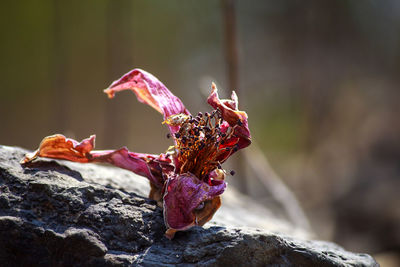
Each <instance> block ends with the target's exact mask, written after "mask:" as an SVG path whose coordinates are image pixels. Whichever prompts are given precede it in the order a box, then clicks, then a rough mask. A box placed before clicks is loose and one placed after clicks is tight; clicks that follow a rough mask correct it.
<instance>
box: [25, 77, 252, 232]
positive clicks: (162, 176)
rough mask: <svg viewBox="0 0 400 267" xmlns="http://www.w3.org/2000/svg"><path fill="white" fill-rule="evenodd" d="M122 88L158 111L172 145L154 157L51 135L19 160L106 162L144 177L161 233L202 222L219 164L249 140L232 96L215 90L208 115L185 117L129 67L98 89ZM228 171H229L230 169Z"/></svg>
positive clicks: (218, 180)
mask: <svg viewBox="0 0 400 267" xmlns="http://www.w3.org/2000/svg"><path fill="white" fill-rule="evenodd" d="M123 90H132V91H133V92H134V93H135V94H136V97H137V99H138V100H139V101H140V102H142V103H145V104H148V105H150V106H151V107H153V108H154V109H155V110H157V111H158V112H160V113H161V114H163V116H164V121H163V124H166V125H167V126H168V128H169V130H170V133H169V134H168V136H167V137H168V138H171V137H172V139H173V141H174V145H173V146H171V147H170V148H169V149H168V150H167V152H165V153H162V154H160V155H152V154H143V153H134V152H130V151H128V149H127V148H125V147H123V148H121V149H118V150H103V151H99V150H93V148H94V142H95V136H94V135H92V136H91V137H89V138H87V139H84V140H83V141H81V142H77V141H75V140H73V139H69V138H66V137H65V136H63V135H60V134H56V135H52V136H48V137H45V138H44V139H43V141H42V142H41V144H40V146H39V149H38V150H36V151H35V152H33V153H29V154H27V155H26V156H25V158H24V159H23V160H22V161H21V163H23V164H25V163H28V162H30V161H32V160H34V159H35V158H37V157H47V158H55V159H65V160H70V161H75V162H82V163H87V162H107V163H110V164H113V165H115V166H117V167H120V168H124V169H127V170H130V171H132V172H134V173H136V174H139V175H142V176H145V177H147V178H148V179H149V181H150V187H151V190H150V194H149V197H150V198H151V199H153V200H156V201H157V203H158V204H159V205H160V206H161V207H162V208H163V212H164V222H165V225H166V227H167V231H166V233H165V234H166V236H167V237H168V238H170V239H171V238H173V236H174V234H175V232H176V231H181V230H186V229H188V228H190V227H192V226H194V225H200V226H202V225H204V224H205V223H206V222H208V221H209V220H210V219H211V218H212V216H213V215H214V213H215V212H216V211H217V210H218V208H219V207H220V206H221V199H220V195H221V194H222V193H223V192H224V190H225V187H226V183H225V176H226V172H225V170H223V169H222V167H221V164H222V163H223V162H225V161H226V160H227V159H228V158H229V156H231V155H232V154H233V153H235V152H236V151H238V150H239V149H242V148H244V147H246V146H248V145H250V143H251V137H250V131H249V128H248V124H247V114H246V113H245V112H243V111H239V110H238V99H237V96H236V94H235V92H232V96H231V99H223V100H221V99H219V96H218V93H217V88H216V86H215V84H212V91H211V94H210V96H209V97H208V100H207V102H208V103H209V104H210V105H211V106H212V107H213V109H214V110H213V111H212V112H211V113H208V112H206V113H204V114H203V113H201V112H199V113H198V114H197V115H191V114H190V112H189V111H188V110H187V109H186V108H185V106H184V105H183V103H182V102H181V100H180V99H179V98H177V97H176V96H174V95H173V94H172V93H171V92H170V91H169V90H168V89H167V88H166V87H165V86H164V84H162V83H161V82H160V81H159V80H158V79H157V78H155V77H154V76H153V75H151V74H150V73H148V72H146V71H143V70H140V69H134V70H132V71H130V72H128V73H127V74H125V75H124V76H122V77H121V78H120V79H119V80H117V81H115V82H113V83H112V84H111V85H110V87H109V88H108V89H106V90H104V92H105V93H106V94H107V95H108V97H109V98H113V97H114V95H115V93H117V92H119V91H123ZM231 174H232V175H233V174H234V172H231Z"/></svg>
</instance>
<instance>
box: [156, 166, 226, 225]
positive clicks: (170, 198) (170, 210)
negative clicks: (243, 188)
mask: <svg viewBox="0 0 400 267" xmlns="http://www.w3.org/2000/svg"><path fill="white" fill-rule="evenodd" d="M225 187H226V183H225V182H224V181H223V180H220V181H214V183H213V185H208V184H207V183H205V182H203V181H201V180H199V179H198V178H197V177H196V176H194V175H193V174H191V173H185V174H181V175H175V176H173V177H170V178H169V179H168V180H167V181H166V185H165V192H164V196H163V199H164V203H163V205H164V222H165V225H166V226H167V228H168V229H169V228H171V229H175V230H186V229H188V228H190V227H192V226H194V225H202V224H204V223H205V222H206V221H208V220H209V219H211V217H212V215H213V214H214V213H215V211H216V210H217V209H218V208H219V205H218V206H217V207H214V206H213V205H211V206H210V207H207V211H205V210H204V209H205V207H203V213H204V214H201V217H200V216H197V215H196V208H197V207H199V205H200V204H201V203H202V202H207V201H211V203H214V202H213V201H212V200H213V199H215V198H216V197H218V196H219V195H221V194H222V193H223V192H224V190H225ZM215 203H216V204H218V203H220V202H219V201H216V202H215Z"/></svg>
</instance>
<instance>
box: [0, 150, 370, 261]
mask: <svg viewBox="0 0 400 267" xmlns="http://www.w3.org/2000/svg"><path fill="white" fill-rule="evenodd" d="M26 152H27V151H25V150H22V149H19V148H12V147H6V146H0V263H1V264H4V266H32V265H34V266H128V265H133V266H160V265H161V266H192V265H194V266H265V265H270V266H377V263H376V262H375V261H374V260H373V258H372V257H371V256H369V255H366V254H356V253H351V252H347V251H345V250H343V249H342V248H341V247H339V246H337V245H335V244H333V243H329V242H322V241H306V240H303V239H300V238H298V236H303V237H304V236H307V235H308V233H307V232H306V231H302V230H299V229H293V228H295V227H290V225H286V226H283V227H282V226H274V227H273V226H272V225H273V224H274V223H279V221H278V220H276V219H274V218H273V217H268V219H270V220H271V221H272V222H273V223H270V224H269V225H268V224H265V223H262V222H263V221H265V220H264V219H263V218H264V216H266V213H265V211H263V210H262V208H261V207H258V208H257V207H256V211H257V212H259V214H253V215H252V217H251V216H250V214H251V209H249V208H248V209H247V210H246V211H245V208H242V211H243V212H247V213H245V215H246V216H247V215H248V216H250V217H251V218H252V220H255V221H258V222H261V223H257V222H253V224H252V226H261V227H268V226H271V228H268V229H269V230H270V229H273V230H282V231H283V232H286V234H279V233H272V232H269V231H266V230H260V229H255V228H249V227H244V226H242V227H239V226H237V225H238V224H235V220H232V219H229V216H228V215H229V214H231V217H232V214H235V213H234V211H233V209H234V207H230V206H229V205H225V207H228V208H225V210H221V213H222V214H225V217H226V220H225V219H223V218H220V219H218V218H216V220H214V223H211V224H210V225H209V227H206V228H200V227H196V228H192V229H190V230H189V231H186V232H179V233H177V234H176V237H175V238H174V239H173V240H172V241H170V240H168V239H166V238H165V237H164V236H163V234H164V231H165V227H164V223H163V217H162V210H161V209H160V208H158V207H157V206H156V203H155V202H154V201H151V200H149V199H147V198H146V197H144V195H146V194H147V192H146V190H147V186H146V185H145V180H144V179H142V178H138V177H136V176H135V175H133V174H131V173H128V172H125V171H123V170H119V169H115V168H111V167H105V166H96V165H92V164H87V165H84V164H73V163H66V162H62V161H52V160H46V161H37V162H34V163H32V164H31V165H29V166H28V167H26V168H22V167H21V166H20V165H19V163H18V162H19V160H20V159H21V158H22V156H23V154H24V153H26ZM127 181H128V182H127ZM128 184H129V185H128ZM230 190H231V189H230V188H229V189H228V192H229V191H230ZM247 205H248V207H249V206H250V205H249V204H248V203H247ZM229 207H230V208H229ZM243 217H245V216H243ZM243 221H246V220H245V219H242V218H240V222H241V223H239V224H243ZM282 224H284V223H283V222H282ZM216 225H218V226H216ZM221 225H222V226H221ZM282 231H281V232H282ZM288 234H290V235H291V236H292V237H289V236H288ZM293 236H297V237H293Z"/></svg>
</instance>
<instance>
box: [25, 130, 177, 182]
mask: <svg viewBox="0 0 400 267" xmlns="http://www.w3.org/2000/svg"><path fill="white" fill-rule="evenodd" d="M94 143H95V136H94V135H92V136H91V137H89V138H87V139H84V140H82V142H80V143H79V142H77V141H75V140H73V139H70V138H66V137H65V136H63V135H61V134H56V135H52V136H48V137H45V138H44V139H43V141H42V142H41V143H40V146H39V149H38V150H36V151H35V152H33V153H29V154H27V155H26V156H25V158H24V159H23V160H22V161H21V163H24V164H25V163H28V162H30V161H32V160H34V159H35V158H37V157H45V158H54V159H64V160H69V161H74V162H81V163H88V162H107V163H110V164H112V165H115V166H117V167H120V168H123V169H127V170H130V171H132V172H134V173H136V174H138V175H142V176H145V177H147V178H148V179H149V180H150V182H152V183H153V184H154V185H156V186H157V187H158V188H162V186H163V183H164V178H163V177H162V168H161V165H169V164H170V163H171V160H170V159H167V158H165V157H163V156H158V155H150V154H142V153H134V152H130V151H128V149H127V148H125V147H124V148H121V149H118V150H105V151H92V149H93V148H94ZM161 163H162V164H161Z"/></svg>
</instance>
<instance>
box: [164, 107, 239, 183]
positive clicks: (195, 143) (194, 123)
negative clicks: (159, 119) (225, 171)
mask: <svg viewBox="0 0 400 267" xmlns="http://www.w3.org/2000/svg"><path fill="white" fill-rule="evenodd" d="M166 122H167V123H168V124H170V125H171V124H175V125H177V124H179V125H180V126H181V127H180V129H179V131H178V132H177V133H175V140H176V146H175V148H176V150H177V153H178V154H177V158H178V160H179V162H180V163H181V166H180V169H179V170H178V171H179V173H186V172H191V173H193V174H194V175H196V176H197V177H198V178H199V179H202V180H205V179H206V178H207V176H208V174H209V173H210V172H211V171H213V170H214V169H216V168H221V165H220V162H219V161H218V160H217V159H218V158H219V157H220V156H221V154H222V153H226V151H227V150H229V151H230V152H231V151H233V150H235V149H237V148H236V147H233V148H232V147H225V148H221V147H223V146H221V145H223V144H224V143H225V142H226V140H227V139H229V138H231V137H232V134H233V132H234V131H233V128H232V127H227V128H226V127H225V128H224V129H223V130H222V129H221V127H220V126H221V123H222V122H223V120H222V116H221V112H220V111H219V110H214V111H213V112H212V113H211V114H209V113H208V112H206V113H205V114H204V115H203V114H202V113H201V112H199V113H198V114H197V116H195V117H193V116H191V115H190V116H187V115H181V114H178V115H175V116H174V117H172V116H171V117H170V118H168V119H167V121H166ZM229 154H230V153H229ZM228 156H229V155H228Z"/></svg>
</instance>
